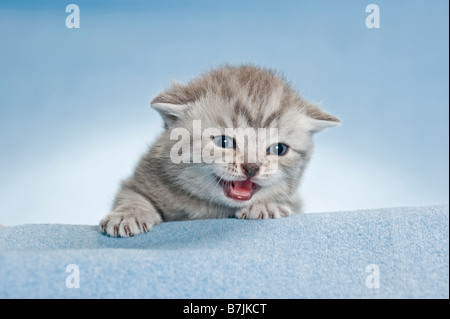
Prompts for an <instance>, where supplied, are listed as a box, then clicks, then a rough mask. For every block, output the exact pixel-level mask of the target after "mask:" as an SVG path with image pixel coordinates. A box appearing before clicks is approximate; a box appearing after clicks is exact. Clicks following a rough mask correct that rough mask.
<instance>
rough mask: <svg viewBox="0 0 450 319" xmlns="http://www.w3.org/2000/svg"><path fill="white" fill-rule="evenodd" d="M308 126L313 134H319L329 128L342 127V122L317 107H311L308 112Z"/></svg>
mask: <svg viewBox="0 0 450 319" xmlns="http://www.w3.org/2000/svg"><path fill="white" fill-rule="evenodd" d="M306 118H307V120H306V126H307V129H308V131H310V132H311V133H316V132H319V131H321V130H323V129H325V128H327V127H333V126H340V125H341V121H340V120H339V119H338V118H337V117H334V116H333V115H330V114H328V113H325V112H324V111H322V110H321V109H319V108H318V107H317V106H315V105H310V106H309V107H308V108H307V110H306Z"/></svg>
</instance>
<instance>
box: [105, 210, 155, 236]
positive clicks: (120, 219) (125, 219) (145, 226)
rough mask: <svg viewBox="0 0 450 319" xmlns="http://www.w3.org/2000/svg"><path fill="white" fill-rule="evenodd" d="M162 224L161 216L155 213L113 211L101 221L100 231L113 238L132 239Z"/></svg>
mask: <svg viewBox="0 0 450 319" xmlns="http://www.w3.org/2000/svg"><path fill="white" fill-rule="evenodd" d="M161 222H162V218H161V216H159V214H157V213H153V212H135V211H134V212H132V213H131V212H123V211H113V212H112V213H111V214H109V215H108V216H106V217H105V218H103V219H102V220H101V221H100V229H101V230H102V231H103V232H104V233H107V234H108V235H110V236H113V237H130V236H134V235H137V234H139V233H146V232H148V231H149V230H150V229H152V227H153V226H154V225H157V224H159V223H161Z"/></svg>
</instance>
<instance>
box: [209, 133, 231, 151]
mask: <svg viewBox="0 0 450 319" xmlns="http://www.w3.org/2000/svg"><path fill="white" fill-rule="evenodd" d="M213 140H214V143H215V144H216V145H217V146H219V147H222V148H236V142H235V140H234V138H231V137H229V136H226V135H219V136H214V137H213Z"/></svg>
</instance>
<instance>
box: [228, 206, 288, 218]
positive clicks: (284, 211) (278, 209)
mask: <svg viewBox="0 0 450 319" xmlns="http://www.w3.org/2000/svg"><path fill="white" fill-rule="evenodd" d="M292 214H293V213H292V210H291V209H290V208H289V207H288V206H287V205H282V204H279V203H255V204H251V205H249V206H247V207H244V208H242V209H241V210H239V211H238V212H237V213H236V217H237V218H242V219H269V218H280V217H286V216H290V215H292Z"/></svg>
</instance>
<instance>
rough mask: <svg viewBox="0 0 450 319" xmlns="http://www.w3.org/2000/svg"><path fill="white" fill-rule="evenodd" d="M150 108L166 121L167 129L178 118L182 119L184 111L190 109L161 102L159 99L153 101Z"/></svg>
mask: <svg viewBox="0 0 450 319" xmlns="http://www.w3.org/2000/svg"><path fill="white" fill-rule="evenodd" d="M150 106H151V107H152V108H153V109H155V110H157V111H158V112H159V114H160V115H161V117H162V118H163V120H164V124H165V126H166V127H167V126H170V125H171V124H172V123H173V122H175V121H176V120H177V119H178V118H180V117H182V116H183V114H184V111H185V110H186V109H187V107H188V106H187V105H186V104H173V103H166V102H161V99H159V97H156V98H155V99H153V101H151V102H150Z"/></svg>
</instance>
